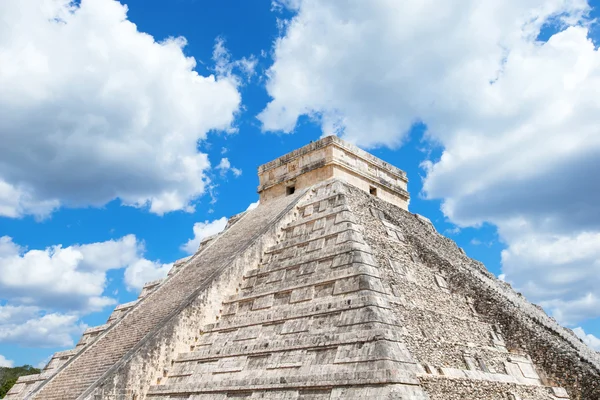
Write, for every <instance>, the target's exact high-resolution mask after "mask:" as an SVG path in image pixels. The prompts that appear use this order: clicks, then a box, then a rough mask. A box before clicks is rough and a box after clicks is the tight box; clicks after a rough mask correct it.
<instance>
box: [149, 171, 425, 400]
mask: <svg viewBox="0 0 600 400" xmlns="http://www.w3.org/2000/svg"><path fill="white" fill-rule="evenodd" d="M346 189H347V186H346V185H344V184H342V183H341V182H339V181H328V182H323V183H321V184H319V185H316V186H315V187H314V188H313V189H311V192H312V196H308V197H306V198H304V199H303V200H302V201H300V202H299V203H298V205H297V207H296V210H295V211H294V219H293V220H292V221H291V222H290V223H289V224H287V226H285V227H284V228H283V229H282V231H281V232H280V235H279V238H278V240H277V244H275V245H273V246H271V247H270V248H268V249H266V251H265V252H264V253H263V255H262V257H261V262H260V263H258V264H257V265H255V268H254V269H253V270H250V271H246V272H245V273H244V274H243V276H242V275H240V276H239V277H238V281H237V282H238V283H239V288H240V290H239V291H238V292H237V294H235V295H232V296H230V297H228V298H227V299H226V300H225V301H224V302H223V307H222V314H221V317H220V318H219V320H218V321H216V322H215V323H213V324H209V325H206V326H205V327H203V328H202V334H201V335H200V336H199V337H198V340H197V341H196V342H195V343H194V344H193V345H192V347H191V348H190V349H189V350H188V351H186V352H183V353H182V354H180V355H179V357H177V358H176V359H175V360H174V366H173V368H172V369H170V370H169V372H168V374H167V376H166V377H165V379H163V380H161V381H160V383H158V384H156V385H154V386H152V387H151V388H150V391H149V394H148V397H149V398H151V399H168V398H172V397H177V398H190V399H225V398H231V397H245V398H269V399H328V400H330V399H340V400H341V399H362V398H390V399H392V398H393V399H413V400H425V399H427V397H426V396H425V394H424V393H423V391H422V390H421V389H420V387H419V381H418V379H417V377H416V372H417V370H418V366H417V364H416V363H415V362H414V360H412V358H411V356H410V354H409V353H408V352H407V351H406V348H405V346H404V345H403V344H402V342H401V341H400V340H399V338H398V334H397V333H398V330H399V327H398V326H397V324H396V323H395V321H394V319H393V317H392V315H391V314H390V310H389V305H388V304H387V302H386V300H385V298H382V297H381V295H382V292H381V287H382V283H381V279H380V277H379V273H378V270H379V266H378V265H377V264H376V263H375V261H374V259H373V257H372V255H371V252H370V249H369V247H368V246H366V245H365V243H364V240H363V239H362V233H361V231H362V228H361V227H360V224H359V222H358V221H357V220H356V218H355V217H354V216H353V215H352V213H350V212H349V210H348V207H347V204H346V197H345V194H344V192H345V190H346Z"/></svg>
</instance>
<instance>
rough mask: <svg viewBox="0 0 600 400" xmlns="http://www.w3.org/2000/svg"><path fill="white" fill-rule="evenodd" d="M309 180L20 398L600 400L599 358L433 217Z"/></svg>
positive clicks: (233, 228) (161, 285) (156, 288)
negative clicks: (461, 246)
mask: <svg viewBox="0 0 600 400" xmlns="http://www.w3.org/2000/svg"><path fill="white" fill-rule="evenodd" d="M335 142H336V143H337V142H338V140H337V139H336V140H335ZM316 148H319V146H316ZM305 153H306V152H305ZM303 154H304V153H303ZM369 157H372V156H369ZM364 158H365V159H369V158H368V157H364ZM294 159H297V157H290V160H288V161H290V162H291V161H292V160H294ZM285 162H286V161H285V160H283V161H282V159H279V161H276V162H274V164H272V165H270V166H269V168H263V169H264V171H263V172H265V173H266V172H267V171H268V170H270V169H272V168H281V171H284V170H286V171H287V169H286V168H287V167H286V168H282V167H283V166H285ZM282 173H283V172H282ZM307 173H308V172H307ZM284 175H285V174H283V175H282V176H284ZM269 179H270V178H269ZM273 179H275V178H273ZM277 179H279V178H277ZM310 179H312V177H311V178H310ZM282 182H283V181H282ZM282 182H279V183H277V182H274V183H276V184H281V183H282ZM307 182H308V181H307ZM368 182H370V181H368ZM311 185H312V186H308V187H306V188H304V190H297V191H296V192H295V193H294V194H292V195H289V196H285V195H283V196H279V195H277V196H275V195H274V196H272V197H271V198H269V199H268V202H267V205H264V204H261V205H260V206H259V207H258V208H256V209H254V210H252V211H248V212H246V213H243V214H240V215H237V216H235V217H234V218H232V221H230V223H229V224H228V227H227V229H226V230H225V231H224V232H223V233H221V234H219V235H216V236H215V237H211V238H210V239H209V240H205V241H204V242H203V243H202V244H201V246H200V248H199V250H198V252H197V253H196V255H194V256H193V257H192V258H190V259H184V260H181V261H180V262H177V263H175V266H174V267H173V270H172V271H171V273H170V274H169V277H168V278H167V279H166V280H165V281H161V282H151V283H149V284H148V285H146V286H145V287H144V290H143V291H142V294H141V295H140V298H139V299H138V300H137V301H136V302H133V303H129V304H125V305H121V306H119V307H117V308H116V309H115V311H114V312H113V314H112V315H111V317H110V319H109V321H108V322H107V324H106V325H103V326H101V327H96V328H92V329H89V330H88V331H86V332H85V333H84V335H83V337H82V339H81V341H80V343H79V345H78V347H77V348H76V349H74V350H72V351H71V352H62V353H57V354H56V355H55V357H54V358H53V359H52V361H51V362H50V363H49V364H48V366H47V367H46V368H45V369H44V371H43V372H42V374H40V375H36V376H31V377H23V378H21V379H20V380H19V382H18V384H17V385H15V388H13V390H11V393H10V394H9V396H8V397H7V398H9V399H22V398H36V399H76V398H80V399H114V400H117V399H136V400H141V399H155V400H157V399H164V400H166V399H175V398H176V399H194V400H199V399H202V400H204V399H230V398H245V399H259V398H261V399H294V400H296V399H327V400H333V399H336V400H337V399H340V400H341V399H411V400H425V399H431V400H436V399H450V400H451V399H481V400H487V399H490V400H491V399H514V400H517V399H521V400H533V399H548V400H557V399H567V398H571V399H590V400H597V399H599V398H600V378H599V376H600V373H599V371H600V360H599V357H598V354H597V353H595V352H593V351H592V350H591V349H589V348H587V347H586V346H585V345H584V344H583V343H582V342H581V341H580V340H579V339H577V338H576V337H575V336H574V335H573V334H572V333H571V332H570V331H568V330H567V329H565V328H562V327H560V326H559V325H558V324H557V323H556V322H555V321H554V320H553V319H551V318H549V317H548V316H547V315H546V314H545V313H544V312H543V311H542V310H541V309H540V308H539V307H537V306H535V305H532V304H530V303H528V302H527V301H526V300H525V299H524V298H523V297H522V296H520V295H518V294H517V293H515V292H514V291H513V290H512V289H511V288H510V287H509V286H508V285H507V284H505V283H503V282H500V281H498V280H497V279H495V277H494V276H492V275H491V274H490V273H489V272H487V270H485V268H484V267H483V266H482V265H481V264H479V263H477V262H475V261H473V260H471V259H469V258H468V257H466V256H465V254H464V252H463V251H462V250H461V249H459V248H458V247H457V246H456V245H455V244H454V242H452V241H451V240H449V239H447V238H445V237H443V236H441V235H439V234H438V233H437V232H436V231H435V229H434V227H433V225H432V224H431V222H430V221H429V220H428V219H426V218H424V217H422V216H417V215H414V214H411V213H409V212H407V211H406V210H404V209H403V208H402V205H400V207H398V206H396V205H394V204H391V203H390V202H388V201H385V200H383V199H381V198H380V197H377V196H374V195H372V194H369V191H368V190H365V189H364V188H363V187H354V186H352V182H350V183H349V181H348V180H347V179H344V180H339V179H335V178H333V179H321V180H319V181H318V182H316V183H314V184H312V183H311ZM265 190H266V189H265ZM378 194H380V193H378ZM49 378H50V379H49Z"/></svg>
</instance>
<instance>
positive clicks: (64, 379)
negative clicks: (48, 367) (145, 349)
mask: <svg viewBox="0 0 600 400" xmlns="http://www.w3.org/2000/svg"><path fill="white" fill-rule="evenodd" d="M296 199H297V197H296V196H292V197H290V198H284V199H282V200H281V201H276V202H274V203H272V204H271V205H270V207H263V208H260V207H259V208H257V209H255V210H253V211H252V212H250V213H248V215H246V216H245V217H244V218H242V220H240V221H238V222H237V223H236V224H235V225H234V226H232V227H231V228H230V229H229V230H227V231H226V232H225V233H223V235H221V237H220V238H219V240H215V241H214V243H212V244H211V245H210V249H212V251H208V249H206V250H204V251H201V252H200V253H199V254H198V255H197V256H196V257H194V258H192V259H191V260H190V261H189V262H187V263H186V264H185V265H184V266H182V267H181V268H180V270H179V271H178V272H177V273H175V274H173V275H171V276H170V278H169V279H167V280H166V281H165V282H164V283H163V284H161V285H160V286H159V287H158V289H156V290H155V291H154V292H152V293H150V294H148V295H147V296H146V297H145V298H144V299H143V301H141V302H139V303H138V304H137V305H136V306H135V307H133V309H132V310H130V311H129V312H128V313H126V314H125V315H124V316H123V318H121V319H120V320H118V321H117V322H116V323H114V324H113V325H111V326H110V327H109V328H108V329H106V330H105V331H104V332H103V333H102V334H101V335H100V336H99V337H98V338H97V339H95V340H94V341H93V342H92V343H91V344H90V345H88V346H87V347H85V348H84V349H83V350H82V351H81V352H80V353H79V354H78V355H77V356H76V357H73V359H71V360H69V361H68V362H67V363H66V364H65V366H64V367H63V368H62V369H61V370H60V371H59V372H58V374H57V375H56V376H54V377H53V378H52V379H51V380H50V381H48V382H45V383H44V384H43V385H42V387H41V389H39V390H38V391H37V392H35V393H34V396H35V398H39V399H61V400H63V399H74V398H77V397H78V396H80V395H81V394H82V393H83V392H84V391H86V390H88V389H89V388H90V387H94V385H95V384H96V382H99V381H104V380H105V378H106V376H107V375H111V374H112V373H114V372H115V371H116V370H117V369H120V368H121V367H122V366H123V362H124V361H128V360H130V359H131V358H132V357H134V356H135V354H136V351H137V350H138V349H139V348H141V347H142V346H144V345H145V343H147V342H148V341H149V340H150V339H152V338H153V337H154V335H155V334H156V332H157V331H158V330H160V328H162V327H163V326H164V324H165V322H166V321H170V320H171V318H172V317H175V316H176V315H177V314H179V313H180V312H182V310H183V308H182V307H183V306H184V305H185V306H187V305H189V302H190V301H191V300H190V299H193V298H195V297H197V295H196V294H195V293H199V292H201V291H202V290H203V289H206V288H207V287H209V285H210V282H212V281H213V280H214V279H215V278H216V277H218V276H219V275H220V273H221V272H222V271H223V270H224V269H225V268H226V267H227V266H228V265H230V264H231V263H232V262H233V260H234V259H235V258H236V256H237V254H241V253H242V252H243V251H244V250H245V249H246V247H247V246H248V245H249V244H250V243H253V242H254V241H255V240H256V239H257V238H258V237H259V236H260V235H261V234H262V232H264V231H265V230H267V229H268V227H269V226H270V225H271V224H272V223H274V221H275V220H276V219H277V218H278V217H279V215H280V214H281V213H285V212H286V209H287V208H288V206H290V202H293V201H294V200H296ZM199 265H200V266H202V270H201V271H199V270H197V269H196V268H197V267H198V266H199ZM215 301H216V302H218V300H215ZM215 307H217V306H215ZM154 355H156V356H157V357H158V358H157V363H160V362H162V359H161V358H160V355H158V354H154ZM155 365H157V364H154V363H152V360H151V359H149V360H148V364H146V365H144V367H143V368H154V366H155ZM148 371H149V370H148ZM146 372H147V371H146ZM161 373H162V371H161ZM136 376H138V375H136ZM139 376H140V378H139V379H140V380H139V381H138V382H134V383H132V386H129V387H128V389H131V390H135V391H138V390H142V386H134V385H135V384H136V383H139V384H140V385H141V384H142V383H143V382H146V381H149V380H150V378H149V377H150V376H152V374H149V373H148V374H146V375H144V376H143V377H141V376H142V375H139ZM126 378H127V376H124V375H119V379H120V380H121V381H122V382H124V383H123V385H127V379H129V378H127V379H126ZM132 379H133V378H132ZM132 382H133V381H132ZM123 387H125V386H123Z"/></svg>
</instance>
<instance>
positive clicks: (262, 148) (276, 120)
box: [0, 0, 600, 365]
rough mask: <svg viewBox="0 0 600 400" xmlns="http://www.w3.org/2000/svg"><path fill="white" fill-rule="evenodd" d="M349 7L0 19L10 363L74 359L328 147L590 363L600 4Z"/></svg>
mask: <svg viewBox="0 0 600 400" xmlns="http://www.w3.org/2000/svg"><path fill="white" fill-rule="evenodd" d="M347 3H348V4H345V5H344V6H342V5H339V6H338V5H328V6H325V5H322V4H317V3H315V2H312V1H281V2H271V1H253V2H248V1H238V0H223V1H218V2H217V1H210V2H209V1H204V2H201V1H193V0H189V1H186V0H176V1H171V2H165V1H151V0H145V1H141V0H135V1H133V0H132V1H122V2H121V3H120V4H122V5H126V6H127V13H126V19H124V18H125V17H124V16H125V14H124V12H125V8H123V7H122V6H121V5H120V4H119V3H117V2H115V1H113V0H89V1H83V2H82V3H79V2H78V3H72V4H70V5H69V2H68V1H46V2H44V1H42V0H26V1H22V2H21V1H17V0H14V1H13V0H9V1H8V2H4V3H3V4H2V5H0V14H5V15H10V16H11V17H12V19H11V20H12V21H14V23H13V24H12V25H11V24H9V25H8V28H7V31H6V34H5V35H0V60H2V59H3V58H2V57H8V58H5V60H11V61H10V62H9V63H8V64H5V65H7V66H5V67H2V66H1V65H2V62H1V61H0V86H4V87H6V88H7V90H5V91H4V94H2V93H0V116H4V122H0V136H1V137H3V142H4V143H5V146H3V147H4V150H0V160H3V161H0V237H3V241H0V271H1V272H2V274H3V275H4V280H3V279H2V278H0V364H5V365H11V364H12V365H20V364H24V363H28V364H33V365H39V364H40V363H43V361H44V360H46V359H47V358H48V357H49V356H50V355H51V354H52V353H53V352H55V351H58V350H62V349H66V348H70V347H72V346H73V345H74V343H73V342H72V341H75V342H76V341H77V340H78V337H79V334H80V333H81V331H82V330H83V329H85V327H86V326H95V325H100V324H103V323H104V322H105V321H106V319H107V318H108V316H109V315H110V312H111V311H112V309H113V308H114V306H115V304H117V303H124V302H128V301H131V300H133V299H135V298H136V297H137V294H138V293H139V287H140V285H141V284H142V283H143V278H148V279H147V280H151V278H156V277H159V276H162V275H164V273H165V271H166V270H168V268H169V266H170V263H172V262H174V261H175V260H177V259H179V258H182V257H185V256H187V255H188V253H189V252H188V251H186V248H185V247H184V246H185V244H186V243H187V242H188V241H189V240H192V239H194V237H195V236H196V237H195V239H196V241H197V240H199V239H200V236H202V235H203V234H206V233H207V232H210V229H211V228H214V227H215V226H218V225H219V224H218V223H213V221H219V220H220V219H221V218H222V217H229V216H231V215H234V214H236V213H238V212H241V211H243V210H245V209H246V208H247V207H248V206H249V205H250V204H251V203H253V202H255V201H257V199H258V196H257V194H256V187H257V184H258V179H257V176H256V169H257V167H258V166H259V165H260V164H263V163H265V162H268V161H270V160H272V159H274V158H276V157H278V156H280V155H282V154H285V153H286V152H289V151H291V150H293V149H296V148H298V147H300V146H302V145H304V144H306V143H308V142H309V141H311V140H316V139H318V138H319V137H321V136H322V135H323V134H324V133H326V134H330V133H335V134H338V135H340V136H342V137H343V138H345V139H347V140H350V141H353V142H355V143H357V144H358V145H360V146H361V147H363V148H366V149H368V150H369V151H370V152H372V153H373V154H375V155H376V156H378V157H380V158H382V159H383V160H385V161H388V162H390V163H392V164H394V165H396V166H398V167H399V168H401V169H403V170H405V171H406V172H407V173H408V177H409V191H410V193H411V196H412V198H411V203H410V210H411V211H412V212H416V213H419V214H422V215H425V216H427V217H429V218H430V219H431V220H432V221H433V222H434V224H435V225H436V227H437V229H438V231H439V232H442V233H444V234H445V235H447V236H449V237H451V238H452V239H454V240H455V241H456V242H457V243H458V245H459V246H461V247H463V248H464V249H465V250H466V251H467V253H468V254H469V255H470V256H471V257H473V258H476V259H478V260H480V261H482V262H484V263H485V265H486V266H487V267H488V269H489V270H490V271H491V272H493V273H494V274H496V275H502V276H503V278H504V279H506V280H507V281H509V282H511V283H512V284H513V286H515V287H516V288H518V289H519V290H521V291H522V292H523V293H525V294H526V295H527V296H528V297H529V298H530V299H532V300H534V301H536V302H538V303H540V304H542V305H543V306H544V307H545V308H546V310H547V311H548V312H549V313H551V314H552V315H554V316H555V317H556V318H557V319H558V320H559V321H561V322H562V323H563V324H566V325H568V326H569V327H571V328H577V330H576V331H577V333H578V334H580V335H581V336H582V337H583V338H584V339H585V340H586V341H587V342H588V343H589V344H590V345H592V346H600V342H599V341H598V339H597V337H598V336H600V322H599V319H598V317H600V278H599V276H600V261H599V259H600V212H599V209H598V206H597V204H598V203H596V202H595V201H596V200H597V199H599V198H600V182H598V180H597V177H596V176H595V173H594V170H595V168H596V167H598V162H597V160H598V159H599V157H598V156H599V155H600V135H599V134H598V132H597V126H599V125H598V123H599V122H600V121H599V120H598V115H600V114H599V113H598V111H600V110H598V109H599V108H600V104H599V103H598V102H597V100H596V97H597V96H596V93H598V91H597V90H595V89H598V90H600V78H598V77H599V76H600V57H599V55H598V51H597V46H596V45H595V43H597V41H598V40H600V31H599V30H598V28H597V24H596V23H595V22H594V18H595V16H596V13H597V10H596V4H595V2H590V3H585V2H583V3H582V2H576V1H573V2H568V1H567V2H564V4H561V5H556V4H553V3H552V2H548V1H541V0H539V1H537V0H531V1H527V2H520V1H502V2H501V1H498V2H493V3H495V4H496V3H497V4H496V6H497V7H499V8H498V9H496V10H495V11H494V8H493V7H492V6H490V9H487V8H486V7H485V6H478V5H477V2H472V1H466V0H465V1H457V2H455V3H456V4H453V6H452V7H448V8H445V7H442V8H439V9H435V10H429V11H428V12H420V11H419V10H418V7H414V6H413V5H412V3H410V2H407V4H405V5H402V6H396V7H394V9H386V7H390V6H389V5H386V4H385V3H384V2H379V1H374V2H372V3H363V2H353V1H348V2H347ZM43 4H45V8H44V7H42V5H43ZM48 4H53V6H48ZM543 6H546V7H543ZM3 9H4V10H3ZM40 10H41V11H40ZM498 10H501V11H502V12H499V11H498ZM470 13H472V15H474V16H476V18H472V19H471V20H470V21H469V22H464V21H462V20H461V15H470ZM532 15H533V16H535V18H531V16H532ZM50 17H52V18H50ZM127 20H128V21H130V22H132V23H133V24H135V26H133V25H131V24H126V23H125V22H126V21H127ZM18 21H20V22H21V24H17V22H18ZM515 21H518V22H519V23H518V24H515V23H514V22H515ZM124 23H125V24H124ZM23 26H31V27H34V26H35V28H32V29H30V30H27V29H25V30H24V29H23ZM147 35H150V36H147ZM2 36H3V37H2ZM173 38H185V45H184V44H183V41H182V39H177V40H175V39H173ZM53 46H54V47H53ZM24 49H26V50H24ZM32 49H33V50H32ZM184 56H185V57H188V63H186V61H185V60H186V59H185V57H184ZM189 57H193V58H194V59H195V61H196V64H195V65H193V64H189ZM10 63H13V64H14V65H13V64H10ZM11 67H14V68H12V69H11ZM82 71H84V72H82ZM123 71H126V72H123ZM196 73H197V75H196ZM211 75H212V77H211ZM198 76H200V77H209V78H207V79H206V80H204V81H203V82H204V83H202V85H200V84H199V83H198V80H197V78H198ZM203 79H204V78H203ZM204 155H206V156H204ZM40 160H41V161H40ZM173 160H175V161H173ZM206 160H208V162H209V163H210V164H209V163H207V162H206ZM221 221H224V220H221ZM198 223H199V225H196V229H194V225H195V224H198ZM203 223H205V224H206V226H205V225H203ZM128 235H129V236H128ZM131 235H133V236H131ZM194 243H196V242H194ZM56 246H60V248H59V247H56ZM192 247H193V245H192ZM503 251H504V255H503V256H502V255H501V254H502V252H503ZM123 254H125V255H123ZM61 274H65V275H61ZM136 274H137V275H136ZM26 276H27V277H30V278H31V279H33V280H34V281H35V283H33V284H31V285H29V284H25V283H24V279H25V277H26ZM598 348H599V349H600V347H598Z"/></svg>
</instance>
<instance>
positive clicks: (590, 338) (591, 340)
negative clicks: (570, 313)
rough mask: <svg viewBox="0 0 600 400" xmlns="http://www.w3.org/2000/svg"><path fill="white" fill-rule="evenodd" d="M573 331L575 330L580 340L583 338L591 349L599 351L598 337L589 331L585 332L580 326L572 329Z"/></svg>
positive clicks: (599, 341) (599, 340)
mask: <svg viewBox="0 0 600 400" xmlns="http://www.w3.org/2000/svg"><path fill="white" fill-rule="evenodd" d="M573 332H575V334H576V335H577V336H579V337H580V338H581V340H583V342H584V343H585V344H587V345H588V346H590V347H591V348H592V349H594V350H596V351H600V339H598V338H597V337H596V336H594V335H592V334H590V333H585V331H584V330H583V328H581V327H577V328H575V329H573Z"/></svg>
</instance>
